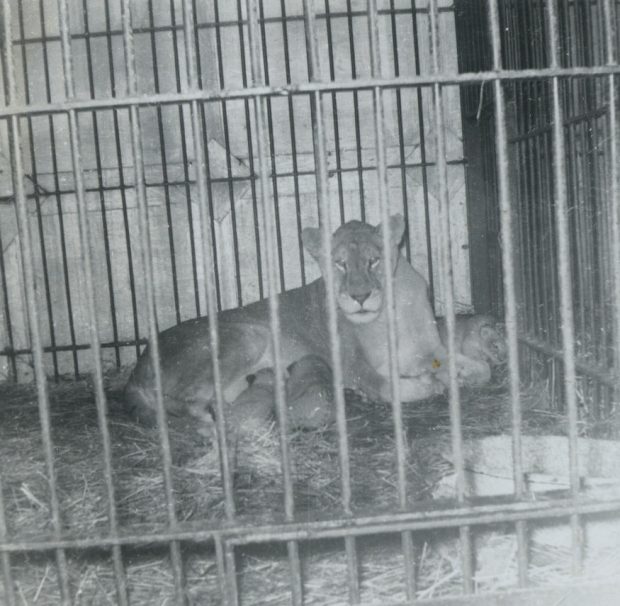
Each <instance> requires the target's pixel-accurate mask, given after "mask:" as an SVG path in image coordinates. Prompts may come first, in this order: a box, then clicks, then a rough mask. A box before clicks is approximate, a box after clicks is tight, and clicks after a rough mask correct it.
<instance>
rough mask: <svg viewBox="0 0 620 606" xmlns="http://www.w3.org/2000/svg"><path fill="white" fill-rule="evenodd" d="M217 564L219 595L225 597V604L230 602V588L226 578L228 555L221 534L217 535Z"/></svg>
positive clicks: (215, 541)
mask: <svg viewBox="0 0 620 606" xmlns="http://www.w3.org/2000/svg"><path fill="white" fill-rule="evenodd" d="M214 543H215V565H216V568H217V585H218V588H219V590H220V591H219V595H220V596H222V598H224V604H227V605H228V604H230V601H229V599H228V588H227V580H226V557H225V555H224V546H223V545H222V537H221V535H219V534H216V535H215V538H214Z"/></svg>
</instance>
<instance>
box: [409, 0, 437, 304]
mask: <svg viewBox="0 0 620 606" xmlns="http://www.w3.org/2000/svg"><path fill="white" fill-rule="evenodd" d="M415 2H416V0H411V9H412V10H411V17H412V34H413V53H414V65H415V73H416V75H417V76H420V75H421V74H422V65H421V62H420V41H419V37H418V17H417V11H416V10H415ZM415 90H416V94H417V116H418V120H417V122H418V132H419V136H420V162H421V164H422V167H423V168H422V194H423V197H424V226H425V228H426V267H427V272H428V294H429V298H430V300H431V305H432V307H433V312H434V311H435V275H434V270H433V251H432V240H431V215H430V213H431V211H430V200H429V196H428V191H429V187H428V171H427V170H426V165H427V160H426V132H425V128H426V122H425V118H424V106H423V99H422V87H420V86H417V87H416V89H415Z"/></svg>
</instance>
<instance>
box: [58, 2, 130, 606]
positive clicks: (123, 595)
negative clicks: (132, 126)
mask: <svg viewBox="0 0 620 606" xmlns="http://www.w3.org/2000/svg"><path fill="white" fill-rule="evenodd" d="M58 13H59V21H60V37H61V49H62V59H63V70H64V82H65V95H66V97H67V98H68V99H72V98H74V96H75V86H74V81H73V61H72V56H71V42H70V38H69V29H70V25H69V9H68V5H67V0H58ZM68 118H69V137H70V145H71V157H72V168H73V178H74V182H75V189H76V198H77V211H78V212H77V214H78V224H79V233H80V246H81V249H82V254H81V255H80V266H81V271H82V275H83V276H84V280H85V284H86V305H87V312H88V323H89V328H90V348H91V353H92V356H93V369H94V378H95V403H96V407H97V417H98V421H99V430H100V432H101V440H102V445H103V476H104V481H105V487H106V493H107V496H108V519H109V523H110V534H111V536H113V537H117V536H118V520H117V515H116V499H115V490H114V478H113V468H112V445H111V441H110V433H109V431H108V425H107V419H106V414H107V402H106V397H105V393H104V390H103V367H102V363H101V347H100V342H99V330H98V325H97V317H98V316H97V305H96V302H95V288H94V282H93V263H92V251H91V248H90V243H91V241H92V240H91V232H90V225H89V222H88V209H87V203H86V196H85V192H84V182H83V180H82V165H81V157H80V144H79V132H78V122H77V113H76V111H75V110H74V109H72V110H69V116H68ZM112 559H113V564H114V582H115V585H116V596H117V599H118V603H119V604H121V605H125V604H128V603H129V597H128V593H127V583H126V575H125V568H124V565H123V557H122V553H121V549H120V547H119V546H118V545H116V546H114V547H113V548H112Z"/></svg>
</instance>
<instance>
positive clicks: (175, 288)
mask: <svg viewBox="0 0 620 606" xmlns="http://www.w3.org/2000/svg"><path fill="white" fill-rule="evenodd" d="M146 9H147V11H148V15H149V23H150V25H151V27H153V25H154V23H155V15H154V11H153V0H148V5H147V7H146ZM150 39H151V58H152V68H153V69H152V74H153V89H154V91H155V93H156V94H157V93H159V92H160V85H159V69H158V67H157V44H156V40H155V32H153V31H152V32H151V35H150ZM154 109H155V115H156V117H157V134H158V139H159V156H160V158H161V171H162V181H163V183H164V199H165V200H164V206H165V209H166V222H167V224H168V225H167V226H168V249H169V251H170V277H171V278H172V298H173V301H174V312H175V319H176V323H177V324H179V323H180V322H181V309H180V305H179V281H178V278H177V264H176V254H175V245H174V229H173V225H174V223H173V220H172V206H171V203H170V188H169V187H168V162H167V160H166V138H165V136H164V120H163V115H162V114H163V112H162V109H163V108H162V106H161V105H156V106H155V108H154Z"/></svg>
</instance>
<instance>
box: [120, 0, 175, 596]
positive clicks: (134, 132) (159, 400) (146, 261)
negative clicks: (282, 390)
mask: <svg viewBox="0 0 620 606" xmlns="http://www.w3.org/2000/svg"><path fill="white" fill-rule="evenodd" d="M121 19H122V23H123V41H124V46H125V69H126V70H127V88H128V93H129V94H130V95H135V94H136V89H137V74H136V66H135V49H134V41H133V31H132V25H131V21H132V15H131V5H130V0H122V5H121ZM129 119H130V127H131V155H132V159H133V166H134V182H135V187H136V198H137V203H138V227H139V239H140V252H141V255H142V262H143V266H144V267H143V269H144V282H145V290H146V307H147V316H148V327H149V351H150V355H151V361H152V365H153V374H154V383H155V399H156V414H157V425H158V430H159V442H160V447H161V455H162V468H163V481H164V495H165V501H166V515H167V518H168V525H169V527H170V528H171V529H172V530H174V529H176V526H177V516H176V507H175V499H174V490H173V482H172V454H171V451H170V440H169V436H168V425H167V415H166V409H165V406H164V394H163V387H162V373H161V365H160V356H159V339H158V331H157V312H156V308H155V289H154V269H153V255H152V250H153V248H152V246H151V237H150V230H149V218H148V207H147V201H146V189H145V186H144V166H143V158H142V141H141V134H140V117H139V114H138V108H137V107H136V106H133V107H131V108H130V113H129ZM170 557H171V562H172V573H173V576H174V586H175V594H176V599H177V601H178V603H180V604H184V603H185V601H186V595H185V587H184V585H185V584H184V579H183V577H184V574H183V561H182V558H181V552H180V546H179V543H178V542H176V541H173V542H171V543H170Z"/></svg>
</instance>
